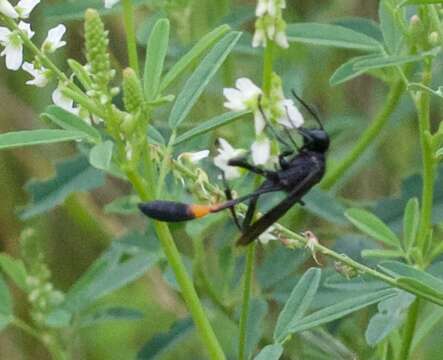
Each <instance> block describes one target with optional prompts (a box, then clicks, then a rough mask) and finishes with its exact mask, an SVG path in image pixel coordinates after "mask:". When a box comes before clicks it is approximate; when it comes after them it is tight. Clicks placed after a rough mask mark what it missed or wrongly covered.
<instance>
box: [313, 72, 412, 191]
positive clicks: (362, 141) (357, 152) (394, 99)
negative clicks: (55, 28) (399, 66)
mask: <svg viewBox="0 0 443 360" xmlns="http://www.w3.org/2000/svg"><path fill="white" fill-rule="evenodd" d="M404 90H405V86H404V84H403V82H402V81H401V80H397V82H396V83H395V84H394V85H393V86H392V87H391V89H390V91H389V94H388V97H387V100H386V103H385V105H384V106H383V109H382V110H381V111H380V113H379V114H378V115H377V117H376V118H375V119H374V121H372V123H371V125H370V126H369V127H368V128H367V129H366V130H365V132H364V133H363V134H362V136H361V137H360V138H359V140H358V141H357V143H356V144H355V146H354V147H353V149H352V150H351V152H350V153H349V154H348V155H346V157H345V158H344V159H343V160H341V162H340V163H339V164H337V165H335V166H334V167H332V169H330V170H329V171H328V172H327V173H326V176H325V178H324V179H323V181H322V182H321V183H320V186H321V188H322V189H324V190H329V189H331V188H332V187H333V186H334V185H335V184H336V183H337V182H338V181H339V180H340V179H341V178H342V177H343V175H344V174H345V173H346V172H347V171H348V170H349V169H350V168H351V167H352V166H353V165H354V164H355V162H356V161H357V160H358V159H359V158H360V156H361V155H362V154H363V153H364V152H365V151H366V149H367V148H368V147H369V146H370V145H371V144H372V143H373V142H374V140H375V139H376V138H377V137H378V136H379V134H380V132H381V130H382V129H383V128H384V127H385V125H386V123H387V122H388V120H389V118H390V116H391V114H392V113H393V112H394V110H395V108H396V106H397V104H398V102H399V100H400V97H401V95H402V94H403V91H404Z"/></svg>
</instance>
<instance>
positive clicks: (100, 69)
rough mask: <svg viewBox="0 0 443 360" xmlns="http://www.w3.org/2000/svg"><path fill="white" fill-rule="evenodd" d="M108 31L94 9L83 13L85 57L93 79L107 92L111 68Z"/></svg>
mask: <svg viewBox="0 0 443 360" xmlns="http://www.w3.org/2000/svg"><path fill="white" fill-rule="evenodd" d="M108 44H109V39H108V32H107V31H106V30H105V27H104V24H103V22H102V20H101V19H100V16H99V14H98V12H97V11H96V10H93V9H88V10H86V13H85V46H86V59H87V60H88V63H89V65H90V66H91V74H92V76H93V80H94V82H95V84H96V86H97V88H98V89H99V90H102V91H104V92H107V88H108V84H109V81H110V80H111V79H112V75H113V72H112V69H111V63H110V59H109V53H108Z"/></svg>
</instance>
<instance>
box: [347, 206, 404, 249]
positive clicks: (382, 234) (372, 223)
mask: <svg viewBox="0 0 443 360" xmlns="http://www.w3.org/2000/svg"><path fill="white" fill-rule="evenodd" d="M345 216H346V217H347V218H348V219H349V221H350V222H351V223H353V224H354V225H355V226H356V227H357V228H358V229H359V230H360V231H362V232H364V233H365V234H367V235H369V236H371V237H373V238H374V239H377V240H379V241H381V242H383V243H384V244H386V245H388V246H393V247H396V248H400V240H399V239H398V238H397V236H396V235H395V234H394V233H393V232H392V230H391V229H389V228H388V227H387V226H386V225H385V224H384V223H383V222H382V221H381V220H380V219H379V218H378V217H376V216H375V215H373V214H371V213H370V212H368V211H366V210H363V209H356V208H354V209H349V210H347V211H346V213H345Z"/></svg>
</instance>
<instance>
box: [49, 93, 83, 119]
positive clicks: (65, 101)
mask: <svg viewBox="0 0 443 360" xmlns="http://www.w3.org/2000/svg"><path fill="white" fill-rule="evenodd" d="M52 101H53V102H54V104H55V105H57V106H60V107H61V108H62V109H65V110H66V111H68V112H70V113H73V114H75V115H77V114H78V113H79V111H80V110H79V108H75V107H74V101H73V100H72V99H70V98H68V97H67V96H65V95H64V94H63V93H62V91H61V89H60V87H57V88H56V89H55V90H54V91H53V93H52Z"/></svg>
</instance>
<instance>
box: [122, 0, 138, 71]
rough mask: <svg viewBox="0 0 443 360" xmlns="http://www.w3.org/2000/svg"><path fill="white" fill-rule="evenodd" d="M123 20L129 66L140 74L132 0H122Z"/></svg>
mask: <svg viewBox="0 0 443 360" xmlns="http://www.w3.org/2000/svg"><path fill="white" fill-rule="evenodd" d="M122 5H123V21H124V23H125V29H126V43H127V47H128V58H129V66H130V67H131V68H132V69H133V70H134V71H135V73H136V74H137V76H139V75H140V68H139V65H138V54H137V40H136V37H135V25H134V10H133V6H132V0H123V1H122Z"/></svg>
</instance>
